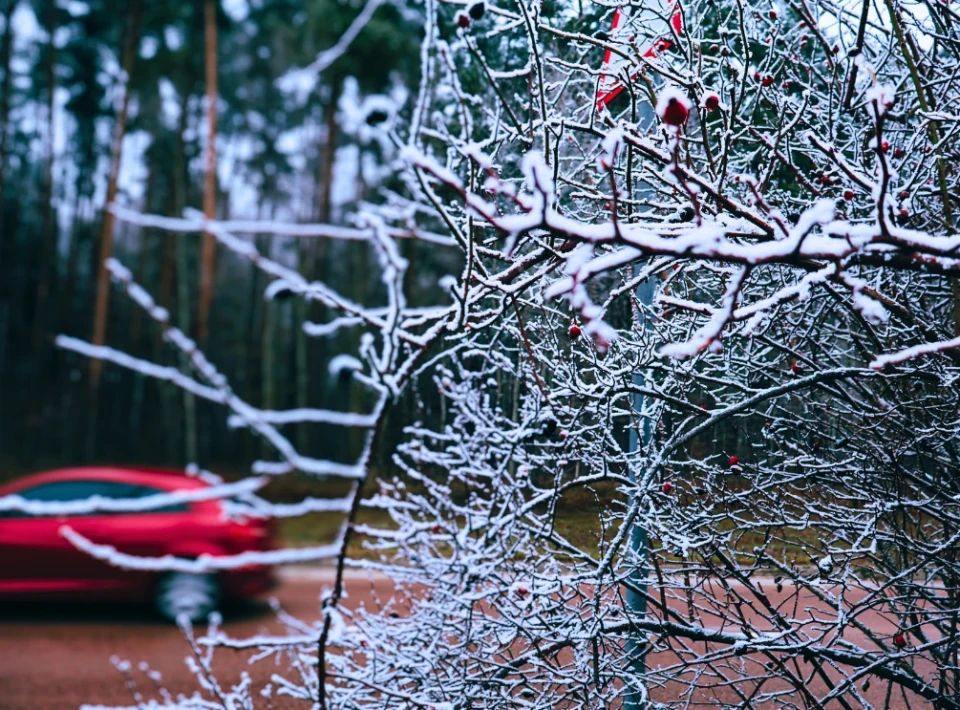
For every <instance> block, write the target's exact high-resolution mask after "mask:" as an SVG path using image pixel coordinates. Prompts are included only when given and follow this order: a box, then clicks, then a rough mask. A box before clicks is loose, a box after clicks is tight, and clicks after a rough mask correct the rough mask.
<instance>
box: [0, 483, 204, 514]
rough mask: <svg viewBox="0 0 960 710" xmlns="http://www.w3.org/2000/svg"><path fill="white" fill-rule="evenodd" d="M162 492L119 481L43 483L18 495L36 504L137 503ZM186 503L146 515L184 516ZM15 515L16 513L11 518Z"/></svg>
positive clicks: (105, 512)
mask: <svg viewBox="0 0 960 710" xmlns="http://www.w3.org/2000/svg"><path fill="white" fill-rule="evenodd" d="M166 492H168V491H163V490H161V489H159V488H151V487H149V486H138V485H134V484H131V483H121V482H119V481H83V480H79V481H55V482H53V483H43V484H41V485H39V486H34V487H33V488H27V489H25V490H22V491H20V492H19V494H18V495H20V496H21V497H23V498H25V499H27V500H36V501H44V502H50V501H58V502H59V501H76V500H86V499H87V498H90V497H91V496H100V497H102V498H113V499H126V500H129V499H133V498H144V497H146V496H150V495H157V494H160V493H166ZM186 510H187V505H186V504H185V503H175V504H172V505H165V506H163V507H161V508H152V509H151V510H149V511H143V512H144V513H180V512H186ZM11 513H13V514H12V515H11ZM135 514H137V513H119V512H114V511H105V510H100V511H96V512H95V513H88V514H87V515H135ZM23 515H24V514H23V513H16V512H14V511H9V512H7V513H6V514H5V515H3V517H22V516H23Z"/></svg>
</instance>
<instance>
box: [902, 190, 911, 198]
mask: <svg viewBox="0 0 960 710" xmlns="http://www.w3.org/2000/svg"><path fill="white" fill-rule="evenodd" d="M908 197H910V193H909V192H907V191H906V190H901V191H900V199H901V200H905V199H907V198H908Z"/></svg>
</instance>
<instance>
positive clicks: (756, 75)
mask: <svg viewBox="0 0 960 710" xmlns="http://www.w3.org/2000/svg"><path fill="white" fill-rule="evenodd" d="M753 79H754V81H760V72H758V71H757V72H754V73H753Z"/></svg>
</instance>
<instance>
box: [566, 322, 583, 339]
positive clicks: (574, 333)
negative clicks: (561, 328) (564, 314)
mask: <svg viewBox="0 0 960 710" xmlns="http://www.w3.org/2000/svg"><path fill="white" fill-rule="evenodd" d="M581 332H582V331H581V330H580V326H579V325H577V324H576V323H571V324H570V327H569V328H567V335H569V336H570V338H571V340H576V339H577V338H579V337H580V333H581Z"/></svg>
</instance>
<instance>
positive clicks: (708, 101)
mask: <svg viewBox="0 0 960 710" xmlns="http://www.w3.org/2000/svg"><path fill="white" fill-rule="evenodd" d="M703 105H704V106H705V107H706V108H707V111H710V112H711V113H712V112H714V111H716V110H717V109H718V108H720V97H719V96H717V95H716V94H710V95H709V96H707V98H705V99H704V100H703Z"/></svg>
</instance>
